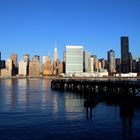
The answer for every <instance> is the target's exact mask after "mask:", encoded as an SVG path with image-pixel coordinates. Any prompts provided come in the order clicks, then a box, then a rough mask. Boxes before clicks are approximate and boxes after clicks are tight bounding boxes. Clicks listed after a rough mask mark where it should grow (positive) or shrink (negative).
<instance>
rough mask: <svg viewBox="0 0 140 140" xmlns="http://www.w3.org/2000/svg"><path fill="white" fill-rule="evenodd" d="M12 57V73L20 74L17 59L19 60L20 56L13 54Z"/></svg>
mask: <svg viewBox="0 0 140 140" xmlns="http://www.w3.org/2000/svg"><path fill="white" fill-rule="evenodd" d="M10 59H11V60H12V62H13V68H12V75H13V76H14V75H16V74H18V65H17V61H18V56H17V55H16V54H14V53H13V54H11V56H10Z"/></svg>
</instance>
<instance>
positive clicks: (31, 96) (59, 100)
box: [0, 79, 140, 140]
mask: <svg viewBox="0 0 140 140" xmlns="http://www.w3.org/2000/svg"><path fill="white" fill-rule="evenodd" d="M120 110H121V109H120V106H119V105H109V104H106V103H100V104H98V105H97V106H96V107H95V108H94V109H92V117H90V116H87V112H86V109H85V108H84V98H83V96H80V95H78V94H74V93H68V92H67V93H66V92H60V91H51V89H50V80H47V79H1V80H0V140H28V139H33V140H70V139H71V140H72V139H73V140H75V139H79V140H87V139H90V140H92V139H94V140H96V139H98V140H100V139H113V140H119V139H120V140H121V139H125V140H127V139H140V108H139V107H135V108H134V110H132V111H130V112H129V109H128V110H127V111H128V113H125V114H126V115H120Z"/></svg>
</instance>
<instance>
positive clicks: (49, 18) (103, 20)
mask: <svg viewBox="0 0 140 140" xmlns="http://www.w3.org/2000/svg"><path fill="white" fill-rule="evenodd" d="M139 7H140V1H139V0H135V1H133V0H124V1H122V0H117V1H116V0H106V1H103V0H77V1H75V0H67V1H65V0H59V1H58V0H47V1H45V0H41V1H39V0H35V1H33V0H30V1H27V0H24V1H18V0H14V1H10V0H6V1H1V2H0V18H1V22H0V30H1V32H0V51H1V53H2V59H8V58H9V56H10V55H11V54H12V53H16V54H18V56H19V60H20V59H21V58H22V56H23V54H27V53H28V54H30V55H31V57H33V56H34V55H37V54H38V55H39V56H40V57H42V56H43V55H48V54H51V57H52V58H53V51H54V48H55V47H56V46H57V49H58V54H59V58H60V59H61V60H62V59H63V51H64V47H65V46H66V45H78V46H79V45H80V46H84V49H85V50H87V51H89V52H91V54H93V55H97V57H98V58H105V59H107V51H108V50H114V51H115V55H116V57H120V36H129V39H130V41H129V50H130V52H132V54H133V57H140V55H139V52H140V47H139V46H140V42H139V40H140V32H139V30H138V29H139V25H140V20H139V19H140V18H139V15H140V9H139ZM55 42H56V43H55Z"/></svg>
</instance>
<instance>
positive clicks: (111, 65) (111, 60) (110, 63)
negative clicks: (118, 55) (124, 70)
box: [108, 50, 116, 74]
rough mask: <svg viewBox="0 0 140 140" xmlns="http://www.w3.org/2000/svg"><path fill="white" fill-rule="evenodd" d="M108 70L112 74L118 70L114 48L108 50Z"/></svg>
mask: <svg viewBox="0 0 140 140" xmlns="http://www.w3.org/2000/svg"><path fill="white" fill-rule="evenodd" d="M108 70H109V73H110V74H112V73H114V72H115V71H116V63H115V52H114V51H113V50H110V51H108Z"/></svg>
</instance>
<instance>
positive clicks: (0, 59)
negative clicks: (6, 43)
mask: <svg viewBox="0 0 140 140" xmlns="http://www.w3.org/2000/svg"><path fill="white" fill-rule="evenodd" d="M0 76H1V52H0Z"/></svg>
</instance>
